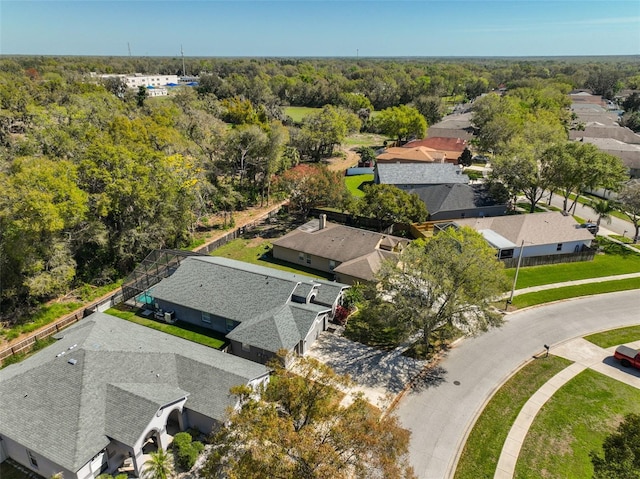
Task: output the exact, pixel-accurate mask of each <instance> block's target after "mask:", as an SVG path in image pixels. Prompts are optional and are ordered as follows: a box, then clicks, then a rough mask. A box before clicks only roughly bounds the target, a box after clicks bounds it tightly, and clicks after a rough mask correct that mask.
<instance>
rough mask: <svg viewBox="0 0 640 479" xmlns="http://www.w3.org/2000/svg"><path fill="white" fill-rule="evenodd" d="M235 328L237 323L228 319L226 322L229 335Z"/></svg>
mask: <svg viewBox="0 0 640 479" xmlns="http://www.w3.org/2000/svg"><path fill="white" fill-rule="evenodd" d="M234 326H235V323H234V322H233V320H232V319H227V321H226V327H227V333H228V332H229V331H231V330H232V329H233V328H234Z"/></svg>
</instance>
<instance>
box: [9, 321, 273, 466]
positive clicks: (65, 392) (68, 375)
mask: <svg viewBox="0 0 640 479" xmlns="http://www.w3.org/2000/svg"><path fill="white" fill-rule="evenodd" d="M56 337H57V338H58V339H59V340H58V341H57V342H56V343H55V344H52V345H51V346H48V347H46V348H44V349H42V350H41V351H39V352H37V353H36V354H34V355H33V356H31V357H29V358H27V359H26V360H24V361H23V362H21V363H18V364H14V365H11V366H8V367H6V368H4V369H2V370H0V404H2V407H1V408H0V434H2V435H3V436H6V437H9V438H11V439H13V440H15V441H17V442H18V443H19V444H21V445H23V446H24V447H26V448H28V449H30V450H33V451H34V452H36V453H37V454H39V455H42V456H44V457H46V458H47V459H49V460H51V461H53V462H54V463H55V464H58V465H60V466H62V467H64V468H65V469H68V470H70V471H77V470H79V469H80V468H81V467H82V466H83V465H85V464H86V463H87V462H88V461H90V460H91V459H92V458H93V457H94V456H95V455H96V454H97V453H98V452H99V451H101V450H102V449H104V447H106V446H107V445H108V444H109V442H110V437H114V436H118V438H119V440H122V441H128V442H129V441H132V440H134V438H135V439H137V438H138V437H136V433H137V432H138V431H141V430H142V429H141V428H144V426H145V425H146V424H143V423H144V422H145V420H146V423H147V424H148V422H149V421H150V420H151V418H152V417H153V416H152V415H151V416H146V415H147V414H149V412H151V413H153V412H155V411H157V410H158V409H159V407H161V406H162V405H164V404H167V403H169V402H172V400H173V399H179V398H181V397H185V396H186V397H187V402H186V404H185V407H187V408H189V409H191V410H193V411H197V412H199V413H201V414H203V415H205V416H207V417H211V418H213V419H216V420H218V421H223V420H224V419H225V410H226V408H227V407H228V406H231V405H233V404H234V403H235V400H234V398H232V397H231V396H230V395H229V387H230V386H233V385H238V384H247V383H248V382H249V381H251V380H254V379H257V378H260V377H262V376H265V375H266V374H267V373H268V371H267V369H266V368H265V367H264V366H262V365H260V364H257V363H254V362H251V361H247V360H245V359H242V358H239V357H236V356H233V355H230V354H226V353H223V352H221V351H218V350H215V349H211V348H208V347H206V346H203V345H200V344H196V343H193V342H191V341H187V340H185V339H181V338H178V337H175V336H170V335H168V334H164V333H162V332H159V331H155V330H153V329H150V328H146V327H144V326H140V325H137V324H134V323H131V322H129V321H124V320H122V319H119V318H116V317H113V316H110V315H107V314H103V313H94V314H92V315H91V316H89V317H87V318H85V319H83V320H82V321H81V322H79V323H78V324H76V325H73V326H71V327H70V328H68V329H65V330H64V331H63V332H61V333H59V334H58V335H57V336H56ZM62 352H64V353H65V354H64V355H61V354H60V353H62ZM70 358H73V359H75V360H76V362H75V364H70V363H69V362H68V360H69V359H70ZM185 364H186V365H187V367H185ZM154 408H155V409H154ZM145 416H146V417H145ZM25 418H28V420H25ZM129 444H130V445H132V444H131V443H130V442H129Z"/></svg>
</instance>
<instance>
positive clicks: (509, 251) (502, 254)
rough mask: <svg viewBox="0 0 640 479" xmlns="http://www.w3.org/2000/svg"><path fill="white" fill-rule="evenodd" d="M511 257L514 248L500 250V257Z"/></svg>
mask: <svg viewBox="0 0 640 479" xmlns="http://www.w3.org/2000/svg"><path fill="white" fill-rule="evenodd" d="M509 258H513V248H511V249H503V250H501V251H500V259H509Z"/></svg>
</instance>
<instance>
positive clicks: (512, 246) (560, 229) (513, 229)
mask: <svg viewBox="0 0 640 479" xmlns="http://www.w3.org/2000/svg"><path fill="white" fill-rule="evenodd" d="M455 224H456V225H458V226H469V227H471V228H473V229H475V230H476V231H478V232H479V233H481V234H482V236H484V238H485V240H486V241H487V242H488V243H489V244H490V245H491V246H493V247H494V248H496V249H497V250H498V258H500V259H509V258H517V257H519V256H520V254H521V253H522V257H523V258H527V257H533V256H549V255H557V254H567V253H577V252H580V251H583V250H584V249H585V248H588V247H590V246H591V241H592V240H593V235H592V234H591V233H589V231H588V230H587V229H586V228H581V227H580V225H579V224H578V223H577V222H576V220H574V219H573V217H571V216H564V215H563V214H562V213H558V212H549V213H533V214H526V215H511V216H495V217H485V218H468V219H462V220H455Z"/></svg>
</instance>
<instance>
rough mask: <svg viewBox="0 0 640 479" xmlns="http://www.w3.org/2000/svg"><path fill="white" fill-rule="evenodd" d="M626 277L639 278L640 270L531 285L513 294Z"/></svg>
mask: <svg viewBox="0 0 640 479" xmlns="http://www.w3.org/2000/svg"><path fill="white" fill-rule="evenodd" d="M628 278H640V272H638V273H629V274H617V275H614V276H601V277H599V278H586V279H577V280H574V281H564V282H562V283H551V284H541V285H540V286H531V287H529V288H522V289H516V290H515V291H514V293H513V295H514V296H518V295H519V294H526V293H534V292H536V291H544V290H547V289H556V288H563V287H565V286H576V285H580V284H589V283H602V282H604V281H617V280H620V279H628Z"/></svg>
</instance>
